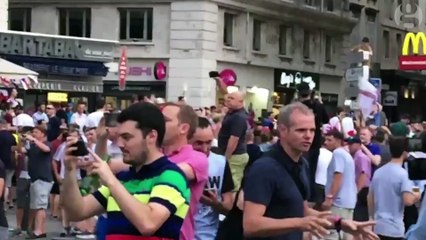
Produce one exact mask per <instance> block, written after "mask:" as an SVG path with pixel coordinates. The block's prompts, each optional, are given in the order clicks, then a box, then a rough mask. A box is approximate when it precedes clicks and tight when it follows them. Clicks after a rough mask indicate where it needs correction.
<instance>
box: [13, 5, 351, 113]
mask: <svg viewBox="0 0 426 240" xmlns="http://www.w3.org/2000/svg"><path fill="white" fill-rule="evenodd" d="M357 21H358V20H357V19H356V18H355V17H354V16H353V14H352V13H351V12H350V8H349V2H348V1H341V0H293V1H292V0H288V1H275V0H268V1H260V0H251V1H242V0H216V1H207V0H206V1H203V0H200V1H178V0H162V1H155V2H153V1H147V0H133V1H111V0H90V1H71V0H62V1H49V0H31V1H29V0H10V4H9V28H10V29H13V30H20V31H31V32H39V33H47V34H60V35H69V36H78V37H90V38H98V39H107V40H113V41H119V42H120V46H121V47H126V49H127V57H128V66H129V73H128V81H127V86H128V88H127V91H124V92H119V91H116V89H117V80H118V76H117V74H115V73H109V74H108V75H107V76H106V77H105V78H104V89H105V93H104V94H105V95H106V96H107V97H108V98H109V99H110V100H111V101H114V102H115V103H116V104H117V105H121V106H123V105H125V104H127V103H126V100H128V99H130V95H131V94H134V93H138V94H147V93H149V92H155V93H158V94H159V95H161V94H160V92H163V93H165V96H166V97H167V99H168V100H172V101H174V100H176V99H177V97H178V96H185V97H186V98H187V100H188V101H189V102H190V103H191V104H192V105H195V106H210V105H213V104H215V103H217V101H220V96H219V95H218V94H217V90H216V87H215V83H214V81H213V80H211V79H210V78H209V76H208V73H209V71H214V70H217V71H221V70H223V69H232V70H234V71H235V72H236V74H237V78H238V80H237V83H236V86H237V87H239V88H240V89H243V90H247V99H246V100H247V101H246V102H247V104H248V105H249V104H250V103H251V105H252V106H253V108H254V110H255V111H256V112H257V113H260V112H261V110H262V109H266V108H268V107H269V108H270V107H271V106H270V104H269V106H268V103H269V102H271V101H270V100H271V99H272V97H273V96H275V98H274V99H275V100H276V101H277V102H279V103H285V102H289V101H290V99H291V98H292V97H293V94H294V88H293V86H294V84H295V83H298V82H299V81H308V82H310V83H311V84H312V87H313V88H315V89H316V90H318V91H319V92H320V93H321V95H322V97H323V100H324V101H325V102H326V104H328V105H330V106H332V107H335V106H337V104H338V103H342V102H343V100H344V99H345V96H344V94H342V93H343V90H344V84H343V81H342V79H343V75H344V71H345V70H346V68H347V63H346V62H345V54H346V52H347V49H348V48H349V47H350V45H351V44H352V42H351V37H350V34H351V32H352V29H353V27H354V26H355V25H356V23H357ZM115 57H116V59H118V58H119V57H120V51H119V49H118V50H117V51H115ZM117 61H118V60H117ZM159 61H161V62H163V63H165V64H166V66H167V78H166V79H163V80H156V78H155V74H154V73H153V72H155V70H156V69H155V67H154V66H155V64H156V63H157V62H159Z"/></svg>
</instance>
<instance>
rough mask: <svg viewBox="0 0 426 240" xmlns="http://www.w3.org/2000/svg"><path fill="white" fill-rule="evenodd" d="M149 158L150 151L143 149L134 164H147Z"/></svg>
mask: <svg viewBox="0 0 426 240" xmlns="http://www.w3.org/2000/svg"><path fill="white" fill-rule="evenodd" d="M147 160H148V151H142V152H141V154H140V155H139V157H138V159H136V161H135V162H134V163H133V164H134V165H145V163H146V161H147Z"/></svg>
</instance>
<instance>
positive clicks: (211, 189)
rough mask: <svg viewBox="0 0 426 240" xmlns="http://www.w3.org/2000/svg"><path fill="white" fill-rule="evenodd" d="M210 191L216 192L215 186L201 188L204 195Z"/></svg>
mask: <svg viewBox="0 0 426 240" xmlns="http://www.w3.org/2000/svg"><path fill="white" fill-rule="evenodd" d="M210 192H216V188H205V189H204V190H203V194H204V195H208V194H209V193H210Z"/></svg>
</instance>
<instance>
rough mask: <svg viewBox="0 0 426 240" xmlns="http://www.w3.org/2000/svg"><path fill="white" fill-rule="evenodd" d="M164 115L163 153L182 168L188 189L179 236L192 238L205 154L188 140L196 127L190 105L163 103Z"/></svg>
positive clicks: (205, 169)
mask: <svg viewBox="0 0 426 240" xmlns="http://www.w3.org/2000/svg"><path fill="white" fill-rule="evenodd" d="M163 115H164V118H165V120H166V134H165V136H164V141H163V150H164V154H166V155H167V156H168V157H169V159H170V160H171V161H172V162H174V163H176V164H177V165H178V166H179V167H180V168H181V169H182V171H183V172H184V173H185V175H186V177H187V178H188V182H189V184H190V189H191V201H190V204H189V212H188V215H187V216H186V218H185V220H184V222H183V225H182V229H181V235H180V240H193V239H194V215H195V212H196V211H197V203H198V202H199V200H200V198H201V195H202V194H203V190H204V186H205V184H206V181H207V178H208V160H207V157H206V156H205V155H204V154H202V153H200V152H197V151H195V150H194V149H192V145H190V144H188V139H191V138H192V135H193V134H194V132H195V130H196V128H197V125H198V123H197V121H198V116H197V115H196V113H195V111H194V110H193V109H192V107H190V106H188V105H177V104H174V103H167V104H165V105H164V108H163Z"/></svg>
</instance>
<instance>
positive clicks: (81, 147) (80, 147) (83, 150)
mask: <svg viewBox="0 0 426 240" xmlns="http://www.w3.org/2000/svg"><path fill="white" fill-rule="evenodd" d="M72 146H73V147H76V148H77V150H74V151H73V152H72V155H73V156H76V157H82V156H86V155H88V154H89V151H88V150H87V147H86V144H85V143H84V141H83V139H79V140H78V141H77V142H76V143H75V144H73V145H72Z"/></svg>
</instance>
